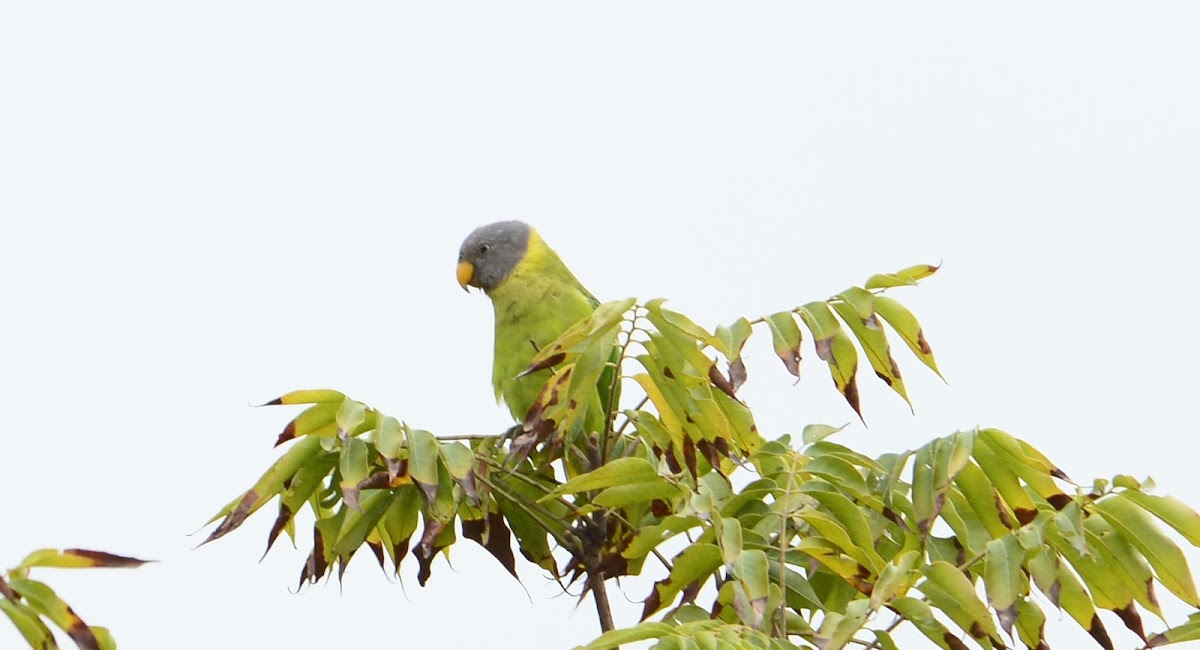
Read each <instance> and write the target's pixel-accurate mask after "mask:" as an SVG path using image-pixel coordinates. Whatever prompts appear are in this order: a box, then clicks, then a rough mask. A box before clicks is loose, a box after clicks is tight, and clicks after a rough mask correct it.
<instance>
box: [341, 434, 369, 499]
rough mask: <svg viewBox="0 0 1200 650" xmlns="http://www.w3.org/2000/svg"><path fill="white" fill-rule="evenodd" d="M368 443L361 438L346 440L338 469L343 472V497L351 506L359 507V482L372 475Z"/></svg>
mask: <svg viewBox="0 0 1200 650" xmlns="http://www.w3.org/2000/svg"><path fill="white" fill-rule="evenodd" d="M367 453H368V450H367V443H366V442H365V441H363V440H362V439H360V438H350V439H348V440H346V442H345V446H344V447H343V448H342V454H341V458H340V461H339V464H338V469H339V471H340V472H341V474H342V480H341V483H339V487H341V488H342V498H343V499H344V500H345V501H346V503H347V504H348V505H349V506H350V507H351V508H358V484H359V483H361V482H362V481H363V480H364V479H366V478H367V476H369V475H370V471H371V470H370V467H369V466H368V463H367Z"/></svg>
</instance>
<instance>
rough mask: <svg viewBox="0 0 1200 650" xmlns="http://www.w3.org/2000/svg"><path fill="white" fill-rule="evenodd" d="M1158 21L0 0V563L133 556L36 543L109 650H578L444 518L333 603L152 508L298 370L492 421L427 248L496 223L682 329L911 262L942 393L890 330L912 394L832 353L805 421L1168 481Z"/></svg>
mask: <svg viewBox="0 0 1200 650" xmlns="http://www.w3.org/2000/svg"><path fill="white" fill-rule="evenodd" d="M1198 18H1200V9H1198V8H1197V6H1196V5H1195V4H1192V3H1155V4H1154V5H1147V4H1145V3H1142V4H1138V5H1137V6H1136V7H1134V6H1132V5H1128V4H1116V3H1082V2H1072V3H1049V4H1048V3H1037V4H1036V5H1035V4H1033V3H1024V4H1018V5H1011V4H1010V5H1006V6H1004V7H1003V8H996V7H991V8H984V7H981V6H980V5H974V4H972V5H964V4H963V3H925V4H923V5H922V6H921V7H919V8H916V7H912V6H904V7H900V6H897V5H896V4H883V3H879V4H876V5H874V6H864V5H862V4H853V5H851V4H849V3H836V4H833V3H826V4H823V5H816V4H803V5H801V4H799V3H755V4H753V5H752V6H751V5H748V4H746V3H741V4H738V5H737V6H736V8H735V7H734V6H733V5H728V4H727V5H716V4H713V3H604V4H602V5H601V4H596V3H587V4H584V3H569V4H568V3H551V2H546V3H436V4H432V3H427V4H425V5H422V6H417V5H415V4H413V3H405V4H401V3H381V2H358V3H312V2H293V3H286V4H285V3H273V4H268V3H259V2H241V1H239V2H172V3H165V2H149V1H147V2H140V3H135V2H104V3H82V2H76V3H29V2H26V3H16V2H10V3H5V4H4V6H3V8H0V219H2V224H3V239H2V240H0V242H2V245H3V253H2V255H0V304H3V306H4V311H3V315H2V316H0V331H2V334H0V395H3V396H4V408H5V411H6V418H5V420H6V422H5V424H6V427H5V429H6V434H5V435H4V443H3V447H2V448H0V463H2V465H3V479H4V480H3V483H4V485H5V486H6V494H7V498H6V499H5V501H4V503H5V505H4V509H3V516H2V518H0V521H2V522H3V524H2V525H3V528H2V530H0V565H3V566H11V565H12V564H15V563H16V562H17V561H19V560H20V558H21V557H23V556H24V554H25V553H27V552H29V551H32V550H34V549H36V548H40V547H45V546H50V547H71V546H79V547H85V548H95V549H102V550H107V551H112V552H117V553H124V554H129V555H134V556H138V557H144V558H153V559H157V560H159V561H160V562H161V564H158V565H153V566H148V567H145V568H142V569H139V570H136V571H103V572H82V573H70V572H63V571H57V572H56V571H43V572H41V573H40V576H41V577H42V578H45V579H46V580H47V581H49V582H50V584H51V585H52V586H55V587H56V588H57V589H58V590H59V592H60V594H62V595H63V596H64V597H65V598H67V599H68V600H69V602H70V603H72V604H73V605H74V606H75V607H76V609H77V611H78V612H79V613H80V614H81V615H82V616H84V617H85V619H86V620H88V621H89V622H92V623H95V624H101V625H107V626H109V627H110V628H112V629H113V631H114V633H115V635H116V637H117V639H118V641H119V642H121V644H122V647H124V648H127V649H135V650H136V649H141V648H163V647H171V648H179V649H184V650H186V649H191V648H210V647H214V646H215V647H231V648H234V647H236V648H282V647H293V648H317V647H347V648H349V647H367V646H368V644H370V645H371V646H372V647H391V648H400V647H445V648H453V647H474V646H478V645H484V644H486V645H488V646H490V647H498V648H531V649H535V650H536V649H542V648H545V649H551V648H562V647H568V646H570V645H573V644H575V643H581V642H584V641H587V640H589V639H591V638H592V637H593V636H594V635H595V634H596V630H597V626H596V623H595V621H594V619H595V616H594V610H593V609H592V606H591V603H590V602H588V603H585V604H584V605H583V606H582V607H580V608H579V610H578V611H575V612H574V613H572V612H573V608H574V600H573V598H571V597H568V596H557V597H556V593H558V592H557V588H556V587H555V586H554V585H553V583H550V582H548V581H547V580H545V579H543V578H542V577H541V576H540V575H539V574H538V573H537V572H532V571H527V572H526V581H525V582H526V586H527V587H528V590H529V593H530V596H528V597H527V595H526V592H525V591H524V590H522V588H521V587H520V586H518V585H517V584H516V583H515V582H514V581H512V580H511V578H509V577H508V576H507V575H506V574H505V573H504V572H503V570H502V569H501V568H500V566H499V565H498V564H497V563H495V562H494V561H493V560H492V559H491V558H490V556H487V555H486V554H485V553H484V552H483V551H482V550H481V549H478V548H477V547H475V546H474V545H472V544H470V543H464V544H461V545H459V546H458V547H456V549H455V552H454V557H453V559H454V563H455V566H454V569H455V570H450V568H449V567H448V566H447V565H446V563H445V562H444V561H440V560H439V561H438V562H437V564H436V565H435V572H434V576H433V580H432V582H431V583H430V586H429V588H426V589H420V588H418V587H417V586H416V579H415V572H416V568H415V563H411V564H406V568H405V571H404V573H403V579H404V588H401V586H400V585H399V584H396V583H394V582H389V581H388V580H386V579H385V578H384V577H383V575H382V574H381V573H380V572H379V571H378V569H377V568H376V567H375V566H374V561H373V559H371V558H370V557H369V556H368V555H364V556H362V557H359V558H358V559H356V560H355V563H354V564H353V565H352V566H351V568H350V570H349V572H348V573H347V576H346V582H345V585H344V588H343V589H341V590H339V588H338V586H337V584H336V582H334V583H332V584H329V585H325V586H318V587H315V588H308V589H306V590H305V591H304V592H303V593H300V594H298V595H296V594H293V593H290V592H289V588H292V587H293V586H294V584H295V579H296V577H297V576H298V572H299V568H300V564H301V562H302V561H303V557H304V552H305V551H306V550H307V547H306V546H305V547H303V550H292V549H290V547H288V546H287V545H286V544H281V545H279V546H278V547H277V548H276V550H275V551H274V552H273V553H272V554H271V555H270V556H269V557H268V558H267V559H266V560H265V561H263V562H262V563H258V557H259V554H260V553H261V551H262V545H263V541H264V537H265V533H266V530H267V528H268V526H269V524H270V520H271V519H272V515H271V514H269V513H264V514H262V515H260V516H259V517H256V518H254V519H253V520H252V521H251V522H250V523H249V524H247V525H246V526H245V527H244V529H243V530H240V531H238V532H237V533H235V534H233V535H231V536H229V537H227V538H225V539H223V540H221V541H220V542H218V543H216V544H213V545H211V546H207V547H204V548H201V549H199V550H193V549H192V547H193V546H194V545H195V544H197V543H198V542H199V541H200V540H201V539H202V538H203V537H202V536H198V535H193V536H190V537H189V533H191V532H193V531H195V530H196V529H197V528H199V526H200V525H201V524H203V523H204V521H205V520H206V519H207V518H208V517H209V516H210V515H211V514H212V513H213V512H214V511H215V510H216V509H217V508H219V507H220V506H221V505H222V504H223V503H225V501H226V500H228V499H229V498H231V497H233V496H235V495H236V494H238V493H239V492H240V491H242V490H244V489H245V488H246V487H248V486H249V485H250V484H251V483H252V482H253V481H254V480H255V479H256V478H257V476H258V473H259V472H260V471H261V470H262V469H264V468H265V467H266V466H267V465H268V464H269V463H270V462H271V461H272V460H273V459H274V458H275V457H276V455H277V451H276V450H273V449H272V448H271V444H272V442H273V440H274V437H275V434H276V433H277V432H278V430H279V429H280V428H281V427H282V426H283V424H284V423H285V422H286V421H287V419H288V418H289V417H290V416H291V414H292V412H291V411H285V410H283V409H252V408H249V406H248V404H250V403H260V402H263V401H266V400H268V399H270V398H273V397H275V396H277V395H278V394H281V393H283V392H286V391H288V390H291V389H295V388H306V387H333V388H338V389H341V390H344V391H345V392H347V393H349V394H351V395H353V396H355V397H357V398H359V399H363V400H365V401H367V402H369V403H371V404H373V405H375V406H377V407H379V408H381V409H383V410H384V411H385V412H387V413H390V414H393V415H396V416H398V417H401V418H402V419H405V420H406V421H408V422H409V423H411V424H413V425H415V426H420V427H423V428H428V429H431V430H433V431H435V432H437V433H444V434H450V433H463V432H493V431H498V430H500V429H502V428H503V427H504V426H506V424H507V422H506V419H505V418H506V415H505V412H504V411H503V410H502V409H501V408H498V407H495V406H494V405H493V404H492V398H491V387H490V385H489V379H490V370H489V369H490V363H491V344H492V342H491V328H492V324H491V310H490V307H489V306H488V304H487V301H486V299H485V298H483V297H482V296H481V295H479V294H475V295H471V296H467V295H464V294H463V293H462V292H461V291H460V290H459V289H458V287H457V286H456V285H455V283H454V278H453V266H454V262H455V254H456V251H457V247H458V244H459V242H460V240H461V239H462V237H463V236H465V235H466V234H467V233H468V232H469V231H470V230H471V229H472V228H473V227H475V226H476V225H479V224H481V223H485V222H488V221H493V220H496V219H501V218H523V219H526V220H528V221H529V222H531V223H532V224H534V225H535V226H536V227H538V229H539V230H540V231H541V233H542V234H543V236H544V237H545V238H546V239H547V240H548V241H549V242H550V243H551V244H552V245H553V246H554V247H555V248H557V250H558V251H559V252H560V253H561V254H562V255H563V257H564V258H565V259H566V260H568V263H569V264H570V266H571V267H572V268H573V269H574V270H575V272H576V274H577V275H578V276H579V277H580V278H581V279H582V280H583V281H584V282H585V283H586V284H587V285H588V286H589V288H591V289H592V291H593V292H594V293H596V294H597V295H599V296H601V297H602V298H605V299H612V298H619V297H624V296H628V295H636V296H639V297H641V298H644V299H645V298H651V297H655V296H666V297H669V298H671V300H672V302H671V305H672V306H673V307H674V308H676V309H679V310H681V311H684V312H685V313H688V314H691V315H692V316H693V317H694V318H695V319H696V320H697V321H698V322H701V323H704V324H706V325H710V326H711V325H715V324H716V323H718V322H730V321H732V320H733V319H734V318H736V317H737V316H740V315H748V316H757V315H761V314H764V313H767V312H770V311H775V310H779V309H784V308H790V307H792V306H795V305H796V304H799V303H801V302H806V301H808V300H812V299H818V298H821V297H824V296H827V295H830V294H831V293H834V292H836V291H838V290H840V289H842V288H844V287H846V286H848V285H850V284H851V283H860V282H862V281H863V280H864V279H865V278H866V277H867V276H868V275H870V274H872V273H875V272H879V271H891V270H895V269H897V268H900V267H903V266H907V265H909V264H912V263H918V262H934V263H936V262H937V261H939V260H944V262H945V266H944V268H943V270H942V272H941V273H940V274H939V275H938V276H937V277H935V278H933V279H931V280H930V281H929V282H928V283H927V284H924V285H923V286H922V287H920V288H919V289H916V290H909V291H898V292H896V294H895V295H896V297H898V298H899V299H901V300H902V301H904V302H906V303H907V304H909V305H910V306H911V307H912V308H913V309H914V310H915V311H916V313H917V314H918V316H920V317H921V318H922V320H923V322H924V324H925V326H926V332H927V334H928V337H929V340H930V341H931V343H932V344H933V346H934V350H935V352H936V353H937V354H938V358H939V361H940V363H941V366H942V369H943V371H944V373H945V374H946V376H947V377H948V379H949V381H950V384H949V385H948V386H947V385H943V384H942V383H940V382H938V381H937V380H936V379H935V378H933V377H932V376H931V375H930V374H929V373H926V372H923V371H922V369H921V368H920V367H919V364H917V363H916V361H915V359H913V358H912V357H911V356H909V355H908V354H907V352H906V351H903V350H901V351H898V354H897V358H898V360H899V361H900V363H901V367H902V368H903V369H906V370H907V378H908V381H909V386H910V393H911V395H912V397H913V399H914V401H915V403H916V407H917V412H916V416H913V415H910V414H909V413H908V411H907V409H906V408H905V407H904V405H903V403H902V402H901V401H900V400H899V399H898V398H896V397H894V396H892V395H890V394H889V393H887V392H886V390H885V389H884V388H883V387H882V385H881V384H879V383H878V382H876V381H874V379H873V378H872V377H869V376H868V375H869V373H864V376H863V377H862V382H861V384H862V392H863V401H864V412H865V414H866V417H867V421H868V423H869V424H870V425H871V428H870V429H863V428H862V427H861V425H856V426H852V427H850V428H849V429H848V430H847V431H846V432H844V433H843V434H841V435H840V441H841V442H843V443H846V444H850V445H852V446H855V447H858V448H861V449H864V450H866V451H869V452H870V453H881V452H883V451H886V450H900V449H903V448H908V447H915V446H917V445H920V444H921V443H923V442H925V441H926V440H928V439H930V438H932V437H934V436H937V435H943V434H946V433H949V432H952V431H954V430H955V429H958V428H967V427H971V426H974V425H976V424H982V425H988V426H999V427H1002V428H1005V429H1007V430H1008V431H1010V432H1012V433H1013V434H1015V435H1018V436H1021V437H1023V438H1026V439H1028V440H1029V441H1031V442H1032V443H1033V444H1035V445H1036V446H1038V447H1039V448H1041V449H1042V450H1043V451H1045V452H1046V453H1047V454H1048V455H1049V456H1050V457H1051V458H1052V459H1054V460H1056V461H1057V462H1058V463H1059V464H1060V465H1061V466H1062V467H1063V468H1064V469H1065V470H1066V471H1067V472H1068V473H1069V474H1070V475H1071V476H1072V477H1074V478H1076V479H1079V480H1089V481H1090V479H1091V478H1092V477H1094V476H1106V477H1108V476H1112V475H1113V474H1116V473H1120V472H1124V473H1130V474H1134V475H1138V476H1144V475H1147V474H1151V475H1153V476H1154V477H1155V478H1156V479H1157V480H1158V482H1159V485H1160V486H1161V488H1162V489H1163V491H1165V492H1167V493H1171V494H1175V495H1177V496H1180V497H1182V498H1183V499H1184V500H1186V501H1188V502H1190V503H1192V504H1195V505H1200V487H1198V485H1197V482H1196V480H1195V473H1196V453H1197V451H1198V450H1200V445H1198V444H1197V442H1196V439H1197V431H1196V425H1195V417H1194V404H1195V391H1196V387H1197V382H1196V379H1195V374H1196V368H1197V366H1198V365H1200V352H1197V350H1196V348H1195V347H1194V346H1191V345H1189V340H1190V338H1191V335H1190V334H1189V332H1190V331H1191V329H1192V328H1193V327H1194V326H1195V321H1196V317H1197V307H1196V301H1195V299H1194V298H1193V296H1192V295H1191V294H1190V291H1189V290H1188V289H1187V286H1188V285H1189V284H1190V283H1189V281H1190V279H1191V276H1192V273H1193V272H1194V271H1193V265H1192V258H1193V255H1194V253H1193V249H1194V247H1195V243H1194V242H1195V241H1196V236H1195V234H1194V229H1193V228H1191V227H1188V226H1187V223H1188V222H1189V221H1191V220H1192V219H1194V218H1195V217H1196V215H1197V213H1198V210H1200V191H1198V189H1197V188H1198V185H1197V179H1198V178H1200V153H1198V152H1200V77H1198V76H1197V65H1198V64H1200V39H1197V38H1196V31H1195V30H1196V25H1197V19H1198ZM759 338H760V339H761V340H757V341H756V342H755V341H752V343H751V347H750V349H749V355H750V356H749V371H750V383H749V384H748V385H747V386H746V388H745V389H744V390H745V391H746V392H745V395H746V398H747V400H748V401H749V402H750V403H751V405H752V406H754V407H756V408H757V411H756V412H757V416H758V420H759V424H760V428H761V429H762V430H763V431H764V433H765V434H766V435H768V436H771V437H773V436H775V435H778V434H781V433H785V432H799V430H800V429H801V428H802V426H803V425H804V424H805V423H809V422H829V423H835V424H840V423H842V422H846V421H849V420H851V419H852V414H851V413H850V412H849V410H848V409H847V407H846V406H845V405H844V404H843V403H842V402H841V401H840V398H839V397H838V396H837V394H836V393H835V392H834V391H833V389H832V387H831V385H830V382H829V379H828V375H827V373H826V371H825V370H824V368H822V367H819V366H818V365H817V364H816V358H815V355H814V354H812V353H811V351H810V352H808V353H807V354H806V357H807V358H806V361H805V365H806V368H805V380H804V381H803V382H801V384H800V385H799V386H792V384H791V382H790V381H789V379H790V378H789V376H788V375H786V373H785V372H784V371H783V368H782V366H781V365H780V364H779V363H778V361H777V360H776V359H775V358H774V356H773V354H772V353H771V352H770V347H769V343H768V340H769V337H767V336H765V332H763V333H761V334H760V336H759ZM1192 557H1193V558H1196V554H1195V553H1193V554H1192ZM1194 562H1195V560H1194ZM456 571H457V573H456ZM646 589H647V584H645V583H644V582H639V581H636V580H630V581H627V582H626V583H625V592H626V594H627V596H628V598H629V599H630V600H640V599H641V598H643V597H644V596H645V594H646ZM1160 592H1161V593H1162V594H1163V595H1164V596H1165V590H1160ZM620 593H621V592H620V591H619V590H617V591H615V594H616V596H615V598H616V601H617V602H616V603H615V605H616V606H617V614H618V616H619V617H620V619H621V621H622V622H623V623H624V624H632V623H633V622H634V619H635V617H636V613H637V612H638V611H640V606H639V605H637V604H625V603H624V601H623V599H622V598H621V595H620ZM531 601H532V602H531ZM1174 611H1175V612H1176V615H1177V617H1179V618H1182V614H1181V612H1180V610H1178V609H1176V610H1174ZM1105 623H1106V624H1107V625H1108V627H1109V631H1110V633H1111V634H1112V635H1113V637H1114V640H1115V641H1116V643H1117V645H1118V647H1132V646H1133V645H1134V638H1133V637H1132V635H1129V634H1127V633H1125V632H1124V631H1123V628H1122V627H1121V625H1120V623H1119V622H1118V621H1117V620H1116V619H1115V617H1113V616H1106V618H1105ZM1147 624H1148V625H1149V626H1150V627H1154V628H1155V629H1161V624H1158V625H1155V623H1154V622H1153V621H1150V620H1147ZM1054 634H1055V636H1054V637H1052V638H1051V643H1052V644H1053V645H1055V647H1086V644H1087V643H1090V641H1087V640H1086V637H1085V636H1083V635H1082V633H1080V632H1078V631H1077V630H1075V629H1071V628H1070V627H1069V626H1063V627H1062V629H1059V630H1057V631H1056V632H1054ZM1056 640H1057V643H1056ZM380 644H382V646H381V645H380ZM430 644H433V645H430ZM13 645H19V641H18V640H17V637H16V635H15V632H14V631H13V630H12V629H11V627H10V626H8V625H7V623H0V646H3V647H9V646H13ZM916 647H919V646H916Z"/></svg>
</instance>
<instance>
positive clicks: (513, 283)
mask: <svg viewBox="0 0 1200 650" xmlns="http://www.w3.org/2000/svg"><path fill="white" fill-rule="evenodd" d="M529 239H530V241H529V248H528V249H527V250H526V253H525V257H523V258H522V259H521V261H520V262H519V263H518V264H517V266H516V268H514V269H513V271H512V273H511V274H510V275H509V276H508V277H507V278H506V279H505V280H504V282H502V283H501V284H500V286H498V287H496V288H495V289H493V290H492V291H491V293H489V294H488V295H489V297H491V299H492V306H493V308H494V310H495V315H496V348H495V356H494V358H493V361H492V387H493V388H494V389H495V391H496V399H498V400H499V399H503V400H504V403H505V404H506V405H508V410H509V411H510V412H511V413H512V415H513V418H515V419H516V420H517V421H521V420H523V419H525V414H526V413H528V412H529V407H530V406H532V405H533V401H534V399H535V398H537V394H538V391H539V390H540V389H541V387H542V384H544V383H545V381H546V379H548V378H549V376H550V371H549V370H543V371H541V372H535V373H533V374H531V375H528V376H525V377H521V378H519V379H518V378H516V377H517V375H519V374H520V373H521V371H523V370H525V369H526V368H528V367H529V362H530V360H531V359H532V358H533V355H534V354H536V353H537V351H538V350H540V349H542V348H544V347H546V346H547V345H549V344H550V343H552V342H553V341H554V340H555V339H557V338H558V337H559V335H561V334H562V333H563V332H564V331H565V330H566V329H567V328H568V327H570V326H571V325H573V324H575V323H576V322H577V321H579V320H580V319H582V318H585V317H586V316H587V315H588V314H590V313H592V312H593V311H595V309H596V306H597V305H599V302H597V300H596V298H595V297H594V296H592V294H591V293H589V292H588V290H587V289H585V288H584V287H583V285H582V284H580V283H579V280H577V279H575V276H574V275H573V274H572V273H571V271H569V270H568V269H567V267H566V265H564V264H563V263H562V260H561V259H560V258H559V257H558V254H557V253H555V252H554V251H553V250H551V249H550V247H549V246H547V245H546V244H545V242H543V241H542V239H541V237H538V236H537V233H533V232H531V233H530V238H529Z"/></svg>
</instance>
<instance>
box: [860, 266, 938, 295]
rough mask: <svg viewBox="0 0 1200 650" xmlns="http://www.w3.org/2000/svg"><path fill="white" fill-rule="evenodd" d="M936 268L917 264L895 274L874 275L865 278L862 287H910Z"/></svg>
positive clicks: (929, 274)
mask: <svg viewBox="0 0 1200 650" xmlns="http://www.w3.org/2000/svg"><path fill="white" fill-rule="evenodd" d="M938 268H939V267H938V266H934V265H932V264H917V265H914V266H909V267H906V268H903V269H900V270H899V271H896V272H895V273H876V274H875V275H872V276H871V277H869V278H867V283H866V284H865V285H864V286H865V287H866V288H867V289H888V288H891V287H904V286H912V285H915V284H916V283H917V282H919V281H921V280H924V279H925V278H927V277H929V276H931V275H933V274H934V273H936V272H937V270H938Z"/></svg>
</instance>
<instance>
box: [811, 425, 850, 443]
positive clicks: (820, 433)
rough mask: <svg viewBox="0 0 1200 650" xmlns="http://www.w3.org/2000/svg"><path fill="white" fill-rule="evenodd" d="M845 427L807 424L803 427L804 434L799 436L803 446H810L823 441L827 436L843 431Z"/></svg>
mask: <svg viewBox="0 0 1200 650" xmlns="http://www.w3.org/2000/svg"><path fill="white" fill-rule="evenodd" d="M845 428H846V427H844V426H841V427H832V426H829V425H828V424H808V425H805V427H804V432H803V433H801V434H800V439H801V440H802V441H803V442H804V444H805V445H811V444H813V443H814V442H818V441H820V440H824V439H825V438H828V437H829V436H832V435H833V434H835V433H837V432H838V431H841V430H842V429H845Z"/></svg>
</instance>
